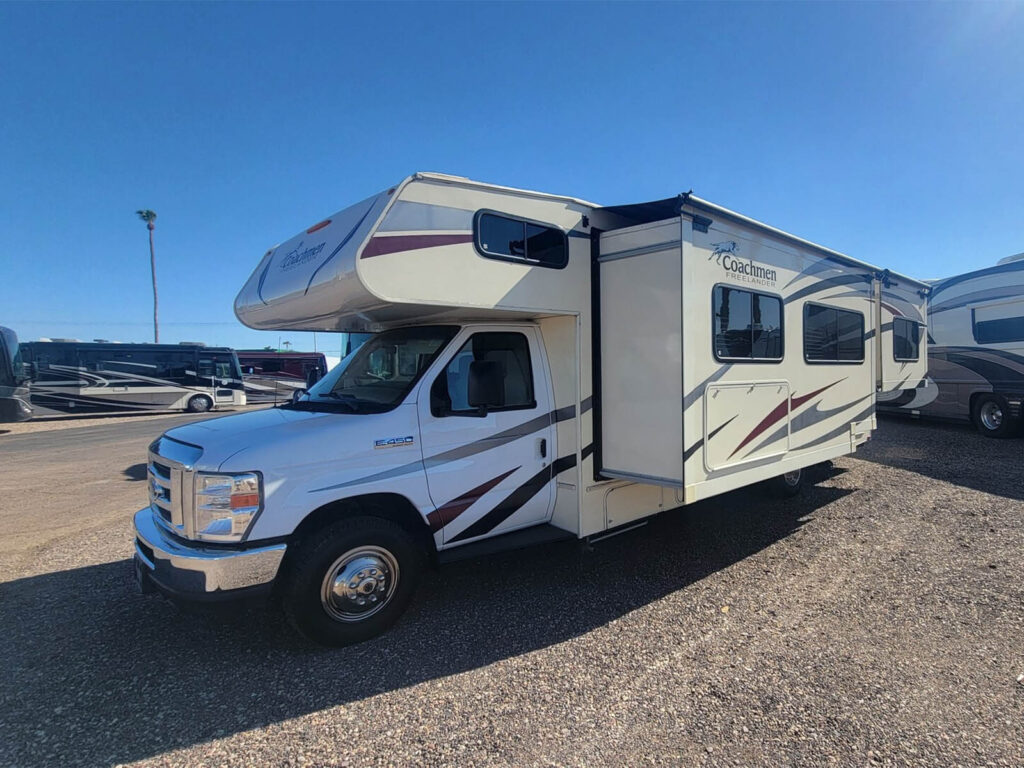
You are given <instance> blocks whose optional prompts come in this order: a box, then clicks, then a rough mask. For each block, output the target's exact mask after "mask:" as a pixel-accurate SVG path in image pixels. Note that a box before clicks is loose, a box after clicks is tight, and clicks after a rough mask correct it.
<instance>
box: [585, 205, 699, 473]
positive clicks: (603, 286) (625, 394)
mask: <svg viewBox="0 0 1024 768" xmlns="http://www.w3.org/2000/svg"><path fill="white" fill-rule="evenodd" d="M680 232H681V222H680V219H679V218H673V219H669V220H667V221H660V222H654V223H650V224H642V225H639V226H635V227H628V228H625V229H617V230H614V231H610V232H606V233H603V234H602V235H601V239H600V258H599V273H600V293H599V297H600V310H599V312H600V334H601V343H600V353H601V362H600V388H601V397H600V402H601V405H600V407H601V413H600V420H601V467H600V469H601V474H602V475H603V476H604V477H614V478H625V479H636V480H641V481H643V482H648V483H655V484H658V485H670V486H677V487H678V486H682V483H683V461H682V456H683V419H682V402H683V391H682V381H683V379H682V359H683V358H682V355H683V349H682V337H683V336H682V331H683V329H682V288H681V281H682V273H681V266H682V250H681V244H680Z"/></svg>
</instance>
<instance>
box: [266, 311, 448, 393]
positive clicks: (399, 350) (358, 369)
mask: <svg viewBox="0 0 1024 768" xmlns="http://www.w3.org/2000/svg"><path fill="white" fill-rule="evenodd" d="M457 332H458V328H457V327H455V326H443V325H433V326H417V327H415V328H400V329H398V330H394V331H385V332H383V333H379V334H376V335H374V336H373V337H371V338H370V339H369V340H368V341H366V342H365V343H364V344H363V345H362V346H361V347H359V349H357V350H356V351H355V352H353V353H352V354H351V355H349V356H348V357H346V358H345V359H344V360H342V361H341V362H340V363H338V365H337V366H336V367H335V368H334V370H332V371H331V372H330V373H328V374H327V375H326V376H324V377H323V378H322V379H321V380H320V381H319V382H317V383H316V385H314V386H313V387H312V388H311V389H310V390H309V393H308V394H307V395H305V396H304V397H303V398H301V399H300V400H298V401H297V402H294V403H290V404H288V405H285V406H282V407H284V408H294V409H297V410H312V411H328V412H331V413H382V412H384V411H390V410H391V409H392V408H394V407H396V406H397V405H398V404H399V403H401V402H402V400H403V399H404V398H405V396H406V395H407V394H409V391H410V390H411V389H412V388H413V386H415V384H416V382H417V381H419V379H420V376H422V375H423V372H424V371H426V370H427V368H429V367H430V364H431V363H432V362H434V359H435V358H436V357H437V356H438V354H440V352H441V350H443V349H444V348H445V346H447V344H448V342H450V341H451V340H452V338H453V337H454V336H455V334H456V333H457Z"/></svg>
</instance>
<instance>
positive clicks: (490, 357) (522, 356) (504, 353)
mask: <svg viewBox="0 0 1024 768" xmlns="http://www.w3.org/2000/svg"><path fill="white" fill-rule="evenodd" d="M478 362H493V363H497V365H498V368H499V370H500V371H501V372H502V373H503V375H504V376H503V378H504V381H503V388H504V396H503V398H502V400H503V405H500V406H497V407H492V408H490V410H515V409H519V408H533V407H535V406H536V401H535V400H534V398H533V372H532V368H531V367H530V345H529V342H528V341H527V340H526V337H525V336H524V335H523V334H521V333H476V334H473V336H471V337H470V338H469V340H468V341H467V342H466V343H465V344H463V345H462V347H461V349H459V351H458V352H457V353H456V354H455V357H453V358H452V361H451V362H450V363H449V364H448V366H447V367H446V368H445V369H444V372H443V373H441V375H440V376H438V377H437V380H436V381H435V382H434V384H433V386H432V387H431V390H430V398H431V411H432V412H433V413H434V415H435V416H441V415H446V414H459V413H476V409H475V408H471V407H470V405H469V374H470V366H471V365H472V364H473V363H478Z"/></svg>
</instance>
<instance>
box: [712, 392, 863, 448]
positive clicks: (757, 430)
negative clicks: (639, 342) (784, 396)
mask: <svg viewBox="0 0 1024 768" xmlns="http://www.w3.org/2000/svg"><path fill="white" fill-rule="evenodd" d="M845 380H846V377H845V376H844V377H843V378H841V379H839V380H837V381H833V382H832V383H831V384H827V385H825V386H824V387H822V388H821V389H816V390H814V391H813V392H808V393H807V394H806V395H800V397H792V396H790V398H789V407H788V408H787V407H786V401H785V400H783V401H782V402H781V403H779V404H778V405H777V406H775V408H773V409H772V412H771V413H769V414H768V415H767V416H765V417H764V418H763V419H761V423H759V424H758V425H757V426H756V427H754V430H753V431H752V432H751V433H750V434H749V435H747V436H746V437H745V438H743V442H742V443H740V444H739V445H737V446H736V450H735V451H733V452H732V453H730V454H729V458H730V459H731V458H732V457H733V456H735V455H736V454H737V453H739V451H740V449H742V448H743V446H745V445H746V444H747V443H749V442H750V441H751V440H753V439H754V438H755V437H757V436H758V435H760V434H761V433H762V432H764V431H765V430H766V429H768V427H770V426H772V425H773V424H775V423H776V422H777V421H779V420H780V419H781V418H782V417H783V416H785V415H786V414H787V413H788V412H789V411H791V410H794V411H795V410H796V409H797V408H799V407H800V406H801V405H803V404H804V403H806V402H807V401H808V400H810V399H811V398H812V397H814V396H815V395H820V394H821V393H822V392H824V391H825V390H826V389H828V388H829V387H834V386H835V385H836V384H838V383H839V382H840V381H845Z"/></svg>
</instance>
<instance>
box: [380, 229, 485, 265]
mask: <svg viewBox="0 0 1024 768" xmlns="http://www.w3.org/2000/svg"><path fill="white" fill-rule="evenodd" d="M471 242H473V235H472V234H468V235H392V236H390V237H373V238H370V242H368V243H367V244H366V247H365V248H364V249H363V256H362V257H363V258H364V259H369V258H371V257H372V256H383V255H384V254H386V253H398V252H399V251H416V250H419V249H420V248H436V247H437V246H439V245H460V244H462V243H471Z"/></svg>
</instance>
